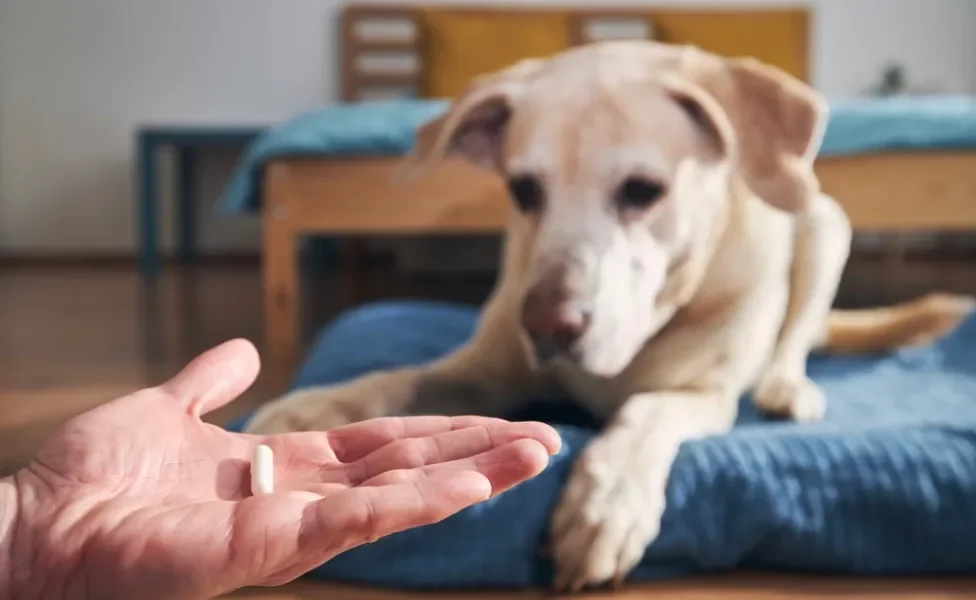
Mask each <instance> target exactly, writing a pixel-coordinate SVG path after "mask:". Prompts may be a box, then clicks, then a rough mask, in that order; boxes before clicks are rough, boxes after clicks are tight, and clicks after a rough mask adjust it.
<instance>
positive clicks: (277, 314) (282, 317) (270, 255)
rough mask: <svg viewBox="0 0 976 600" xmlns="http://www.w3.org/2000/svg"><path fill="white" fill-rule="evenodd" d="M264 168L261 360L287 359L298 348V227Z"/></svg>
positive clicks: (278, 186) (285, 193)
mask: <svg viewBox="0 0 976 600" xmlns="http://www.w3.org/2000/svg"><path fill="white" fill-rule="evenodd" d="M274 173H275V168H274V166H272V167H271V168H269V169H268V176H267V177H266V179H265V194H264V199H263V203H264V207H263V209H262V217H261V221H262V222H261V227H262V249H261V252H262V270H263V281H262V285H263V288H264V331H265V353H264V355H265V360H267V361H270V362H275V363H288V362H290V361H291V360H292V359H293V357H294V355H295V352H296V350H297V348H298V342H299V340H298V331H299V318H300V310H299V309H300V307H299V287H298V286H299V279H298V238H299V230H298V229H297V228H296V227H295V226H294V225H293V224H292V219H291V216H292V215H291V210H290V207H289V197H288V190H287V189H286V188H284V187H283V186H282V184H281V180H280V178H277V177H275V175H274Z"/></svg>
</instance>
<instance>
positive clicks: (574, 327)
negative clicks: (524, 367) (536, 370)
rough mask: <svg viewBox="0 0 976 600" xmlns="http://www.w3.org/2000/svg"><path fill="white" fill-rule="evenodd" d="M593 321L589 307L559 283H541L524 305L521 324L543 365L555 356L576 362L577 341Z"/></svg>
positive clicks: (530, 291) (531, 292)
mask: <svg viewBox="0 0 976 600" xmlns="http://www.w3.org/2000/svg"><path fill="white" fill-rule="evenodd" d="M591 320H592V311H591V310H590V308H589V306H588V305H587V304H586V303H585V302H583V301H580V300H578V299H575V298H573V297H572V295H570V294H569V293H567V292H566V291H565V288H564V287H563V286H561V285H559V284H553V283H550V282H542V283H540V284H539V285H536V286H534V287H533V288H532V289H530V290H529V293H528V294H527V295H526V296H525V300H524V302H523V304H522V327H523V329H525V332H526V333H527V334H528V336H529V339H530V340H531V342H532V346H533V349H534V351H535V355H536V360H538V362H539V363H540V364H543V363H546V362H549V361H550V360H551V359H553V358H554V357H556V356H563V357H565V358H567V359H569V360H571V361H573V362H576V360H577V359H578V358H579V357H578V345H579V344H578V342H579V340H580V338H582V337H583V335H584V334H585V333H586V330H587V329H588V328H589V326H590V321H591Z"/></svg>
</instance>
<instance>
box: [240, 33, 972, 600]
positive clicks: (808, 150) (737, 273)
mask: <svg viewBox="0 0 976 600" xmlns="http://www.w3.org/2000/svg"><path fill="white" fill-rule="evenodd" d="M827 113H828V109H827V103H826V101H825V100H824V98H822V97H821V96H820V95H819V94H818V93H817V92H816V91H814V90H813V89H811V88H810V87H808V86H807V85H806V84H804V83H802V82H800V81H799V80H796V79H794V78H793V77H791V76H789V75H787V74H785V73H783V72H781V71H780V70H778V69H776V68H774V67H771V66H768V65H766V64H763V63H760V62H758V61H756V60H753V59H747V58H736V59H731V58H723V57H719V56H717V55H714V54H710V53H707V52H704V51H702V50H700V49H697V48H695V47H691V46H679V45H669V44H664V43H657V42H649V41H612V42H602V43H596V44H591V45H586V46H581V47H577V48H574V49H570V50H568V51H565V52H563V53H561V54H558V55H555V56H553V57H551V58H546V59H528V60H524V61H522V62H519V63H517V64H514V65H512V66H510V67H508V68H506V69H504V70H501V71H499V72H496V73H492V74H489V75H485V76H482V77H479V78H477V79H475V80H474V81H473V82H472V83H471V84H470V85H469V88H468V89H467V90H466V91H465V93H463V94H462V95H461V96H460V97H459V98H457V99H456V100H455V101H454V102H453V103H452V105H451V107H450V108H449V110H448V111H447V112H446V113H445V114H444V115H443V116H441V117H439V118H437V119H435V120H433V121H431V122H429V123H427V124H426V125H424V126H422V127H421V128H419V129H418V131H417V135H416V140H415V144H414V148H413V150H412V151H411V153H410V154H409V155H408V156H407V157H406V158H405V162H404V171H403V173H404V175H405V176H407V177H417V176H421V175H422V174H423V173H424V172H425V171H426V170H427V169H429V168H432V167H433V166H434V165H436V164H437V163H439V162H440V161H442V160H445V159H448V158H460V159H463V160H466V161H469V162H470V163H472V164H474V165H477V166H479V167H483V168H485V169H489V170H492V171H494V172H496V173H498V174H499V175H500V176H501V177H503V178H505V180H506V181H507V189H508V193H509V195H510V197H511V201H512V202H513V205H514V206H513V210H512V216H511V220H510V223H509V225H508V227H507V230H506V237H505V245H504V250H503V256H502V260H501V271H500V276H499V279H498V281H497V283H496V285H495V288H494V290H493V291H492V293H491V296H490V298H489V299H488V301H487V303H486V304H485V306H484V307H483V309H482V312H481V316H480V321H479V325H478V327H477V330H476V332H475V333H474V335H473V337H472V339H471V340H470V341H468V342H467V344H466V345H464V346H463V347H461V348H460V349H458V350H457V351H456V352H453V353H452V354H450V355H448V356H445V357H444V358H442V359H440V360H437V361H434V362H433V363H431V364H427V365H425V366H421V367H417V368H404V369H399V370H391V371H387V372H378V373H373V374H369V375H366V376H364V377H362V378H359V379H357V380H354V381H352V382H350V383H348V384H345V385H339V386H334V387H318V388H311V389H304V390H299V391H296V392H293V393H291V394H289V395H286V396H284V397H283V398H281V399H278V400H276V401H273V402H271V403H269V404H267V405H265V406H264V407H263V408H262V409H261V410H259V411H258V412H257V413H256V415H255V416H254V418H253V419H252V420H251V422H250V424H249V425H248V427H247V429H248V431H250V432H252V433H259V434H270V433H279V432H288V431H298V430H322V429H329V428H332V427H336V426H339V425H343V424H346V423H349V422H352V421H358V420H363V419H369V418H373V417H379V416H383V415H388V414H390V413H394V412H398V413H405V412H413V413H444V414H458V413H476V414H481V415H490V416H501V415H504V414H506V413H507V412H508V411H510V410H512V409H513V408H514V407H515V406H516V404H518V403H519V402H521V401H522V400H523V399H525V398H528V397H536V398H537V397H540V396H546V395H549V394H551V393H552V392H553V391H556V390H559V391H562V392H565V393H568V394H569V395H570V396H571V397H572V398H573V399H574V400H575V401H576V402H578V403H580V404H581V405H582V406H583V407H584V408H586V409H588V410H589V411H590V412H592V413H593V414H594V415H595V416H597V417H599V418H601V419H602V420H603V421H604V422H605V423H606V425H605V426H604V428H603V430H602V431H601V433H600V434H599V435H598V437H597V438H595V440H594V441H593V442H592V443H591V444H590V445H589V446H588V447H587V448H586V449H585V450H584V451H583V453H582V454H581V456H580V458H579V459H578V461H577V463H576V464H575V465H574V468H573V472H572V474H571V477H570V480H569V482H568V483H567V486H566V488H565V490H564V491H563V496H562V498H561V501H560V503H559V505H558V506H557V508H556V510H555V511H554V514H553V516H552V522H551V542H550V544H551V552H552V557H553V561H554V564H555V580H554V582H553V583H554V586H555V588H556V589H558V590H570V591H578V590H580V589H582V588H584V587H589V586H598V585H602V584H606V583H618V584H619V583H620V582H622V581H623V579H624V578H625V577H626V575H627V574H628V572H629V571H630V570H631V569H632V568H633V567H634V566H635V565H636V564H637V563H638V561H639V560H640V559H641V557H642V556H643V554H644V551H645V549H646V548H647V546H648V545H649V544H650V543H651V542H652V541H653V540H654V539H655V537H656V535H657V534H658V529H659V526H660V521H661V515H662V513H663V511H664V508H665V488H666V484H667V480H668V476H669V472H670V469H671V464H672V460H673V459H674V457H675V455H676V454H677V452H678V449H679V447H680V445H681V444H682V443H683V442H685V441H688V440H692V439H696V438H700V437H703V436H709V435H714V434H721V433H723V432H726V431H727V430H729V429H730V428H731V427H732V425H733V423H734V421H735V418H736V410H737V403H738V399H739V397H740V396H741V395H742V394H743V393H746V392H751V397H752V398H753V401H754V402H755V404H756V405H757V406H758V408H760V409H761V410H762V411H764V412H765V413H768V414H770V415H775V416H778V417H782V418H787V419H793V420H797V421H814V420H817V419H820V418H821V417H822V416H823V414H824V411H825V399H824V396H823V393H822V392H821V390H820V389H819V388H818V387H817V385H816V384H814V383H813V382H812V381H811V380H810V379H809V377H808V376H807V373H806V361H807V356H808V354H809V353H810V352H811V351H812V350H815V349H820V350H824V351H834V352H876V351H885V350H888V349H892V348H896V347H899V346H904V345H911V344H919V343H925V342H927V341H931V340H933V339H935V338H937V337H939V336H941V335H943V334H944V333H946V332H947V331H949V330H950V329H952V328H953V327H954V326H955V325H956V324H957V323H958V322H959V321H960V320H961V319H962V318H963V317H964V316H965V315H966V314H968V313H969V312H971V311H972V310H973V307H974V302H973V300H972V299H970V298H965V297H960V296H953V295H948V294H933V295H930V296H926V297H923V298H920V299H918V300H915V301H912V302H908V303H904V304H901V305H896V306H892V307H882V308H874V309H865V310H853V311H839V310H832V304H833V302H834V298H835V294H836V292H837V288H838V285H839V282H840V279H841V275H842V273H843V271H844V268H845V264H846V262H847V259H848V256H849V252H850V246H851V238H852V229H851V224H850V222H849V220H848V218H847V216H846V214H845V212H844V210H843V209H842V207H841V206H840V204H839V203H838V202H837V201H836V200H835V199H834V198H832V197H830V196H828V195H826V194H824V193H823V192H821V190H820V188H819V182H818V180H817V178H816V176H815V174H814V170H813V162H814V158H815V156H816V155H817V153H818V151H819V148H820V143H821V138H822V136H823V132H824V128H825V122H826V119H827Z"/></svg>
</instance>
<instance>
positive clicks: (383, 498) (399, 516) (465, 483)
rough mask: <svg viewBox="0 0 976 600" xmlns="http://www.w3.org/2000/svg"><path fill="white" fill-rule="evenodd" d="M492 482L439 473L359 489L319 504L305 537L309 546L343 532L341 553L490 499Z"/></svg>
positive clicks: (466, 474)
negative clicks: (315, 538)
mask: <svg viewBox="0 0 976 600" xmlns="http://www.w3.org/2000/svg"><path fill="white" fill-rule="evenodd" d="M491 492H492V489H491V482H490V481H488V479H487V478H486V477H485V476H484V475H482V474H481V473H478V472H476V471H458V472H453V473H438V474H434V475H431V476H429V477H423V478H418V479H416V480H414V481H409V482H405V483H398V484H392V485H381V486H369V487H357V488H352V489H350V490H347V491H345V492H341V493H339V494H334V495H332V496H328V497H326V498H324V499H323V500H321V501H320V502H318V505H317V507H316V510H315V512H314V519H313V521H312V523H310V526H309V527H308V529H307V531H306V534H307V536H308V540H309V541H311V540H312V539H313V538H314V537H316V536H318V535H322V534H325V533H327V532H329V531H339V532H344V534H345V536H344V539H343V540H342V544H341V550H343V551H345V550H348V549H350V548H352V547H354V546H358V545H360V544H363V543H366V542H373V541H376V540H378V539H380V538H382V537H385V536H388V535H390V534H393V533H397V532H399V531H403V530H405V529H410V528H413V527H420V526H421V525H429V524H431V523H437V522H439V521H441V520H443V519H446V518H447V517H449V516H450V515H452V514H454V513H456V512H458V511H460V510H462V509H464V508H467V507H468V506H471V505H473V504H476V503H478V502H481V501H484V500H487V499H488V498H490V497H491Z"/></svg>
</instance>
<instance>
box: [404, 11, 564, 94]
mask: <svg viewBox="0 0 976 600" xmlns="http://www.w3.org/2000/svg"><path fill="white" fill-rule="evenodd" d="M421 28H422V32H421V35H422V39H423V49H422V50H421V55H422V60H423V70H424V73H423V85H422V88H423V89H422V90H421V94H422V95H423V96H426V97H428V98H450V97H454V96H457V95H458V94H460V93H461V92H463V91H464V90H465V89H466V88H467V86H468V82H469V81H470V80H471V79H472V78H474V77H476V76H478V75H482V74H484V73H490V72H492V71H497V70H499V69H503V68H505V67H507V66H509V65H511V64H512V63H515V62H518V61H519V60H522V59H524V58H532V57H546V56H551V55H553V54H556V53H557V52H561V51H563V50H565V49H566V48H568V47H569V46H570V39H571V36H570V18H569V14H567V13H564V12H559V11H538V10H537V11H526V10H518V9H514V10H505V11H493V10H471V9H469V10H465V9H458V8H453V9H452V8H445V7H429V8H425V9H424V10H423V13H422V19H421Z"/></svg>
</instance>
